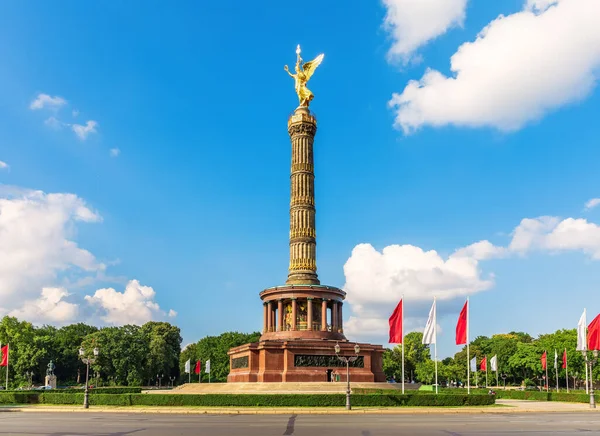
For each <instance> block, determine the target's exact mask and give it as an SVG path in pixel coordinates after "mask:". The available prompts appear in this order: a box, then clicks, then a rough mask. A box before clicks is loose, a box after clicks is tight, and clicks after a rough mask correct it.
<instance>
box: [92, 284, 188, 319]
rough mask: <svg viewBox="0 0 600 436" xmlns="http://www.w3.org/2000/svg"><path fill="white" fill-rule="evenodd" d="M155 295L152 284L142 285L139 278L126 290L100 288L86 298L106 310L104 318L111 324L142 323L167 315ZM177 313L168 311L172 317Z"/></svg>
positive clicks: (128, 285)
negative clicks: (155, 299)
mask: <svg viewBox="0 0 600 436" xmlns="http://www.w3.org/2000/svg"><path fill="white" fill-rule="evenodd" d="M155 295H156V292H155V291H154V289H152V288H151V287H150V286H142V285H140V282H138V281H137V280H131V281H130V282H129V283H127V286H126V287H125V291H124V292H117V291H116V290H114V289H113V288H104V289H98V290H97V291H96V292H95V293H94V295H93V296H91V295H86V296H85V300H86V301H87V302H88V303H89V304H91V305H93V306H96V307H98V308H100V309H101V310H102V311H103V312H104V315H103V316H102V319H103V320H104V321H105V322H107V323H109V324H114V325H124V324H137V325H141V324H144V323H145V322H148V321H152V320H157V319H162V318H164V317H165V316H166V315H165V312H164V311H162V310H161V308H160V306H159V305H158V303H156V302H155V301H154V297H155ZM175 315H176V312H175V311H173V310H170V311H169V313H168V316H170V317H173V316H175Z"/></svg>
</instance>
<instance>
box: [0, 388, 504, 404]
mask: <svg viewBox="0 0 600 436" xmlns="http://www.w3.org/2000/svg"><path fill="white" fill-rule="evenodd" d="M83 396H84V394H83V393H63V392H41V393H22V394H6V395H5V396H4V397H3V396H2V395H0V402H2V403H5V404H18V403H21V404H23V403H24V404H27V403H30V404H31V403H43V404H71V405H75V404H83ZM89 401H90V405H98V406H100V405H102V406H202V407H343V406H344V405H345V404H346V396H345V395H343V394H243V395H223V394H205V395H177V394H175V395H173V394H96V395H90V397H89ZM352 404H353V405H355V406H374V407H397V406H486V405H491V404H494V397H493V396H491V395H448V394H445V395H444V394H442V395H415V394H405V395H402V394H394V395H391V394H367V395H356V394H355V395H352Z"/></svg>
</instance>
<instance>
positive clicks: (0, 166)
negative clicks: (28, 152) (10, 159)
mask: <svg viewBox="0 0 600 436" xmlns="http://www.w3.org/2000/svg"><path fill="white" fill-rule="evenodd" d="M9 168H10V166H9V165H8V164H7V163H6V162H2V161H1V160H0V170H7V169H9Z"/></svg>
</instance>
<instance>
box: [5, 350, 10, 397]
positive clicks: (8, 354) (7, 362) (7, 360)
mask: <svg viewBox="0 0 600 436" xmlns="http://www.w3.org/2000/svg"><path fill="white" fill-rule="evenodd" d="M9 359H10V344H6V390H8V364H9Z"/></svg>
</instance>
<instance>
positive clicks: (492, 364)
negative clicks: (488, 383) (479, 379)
mask: <svg viewBox="0 0 600 436" xmlns="http://www.w3.org/2000/svg"><path fill="white" fill-rule="evenodd" d="M490 367H491V369H492V371H498V355H496V356H494V357H492V360H490Z"/></svg>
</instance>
